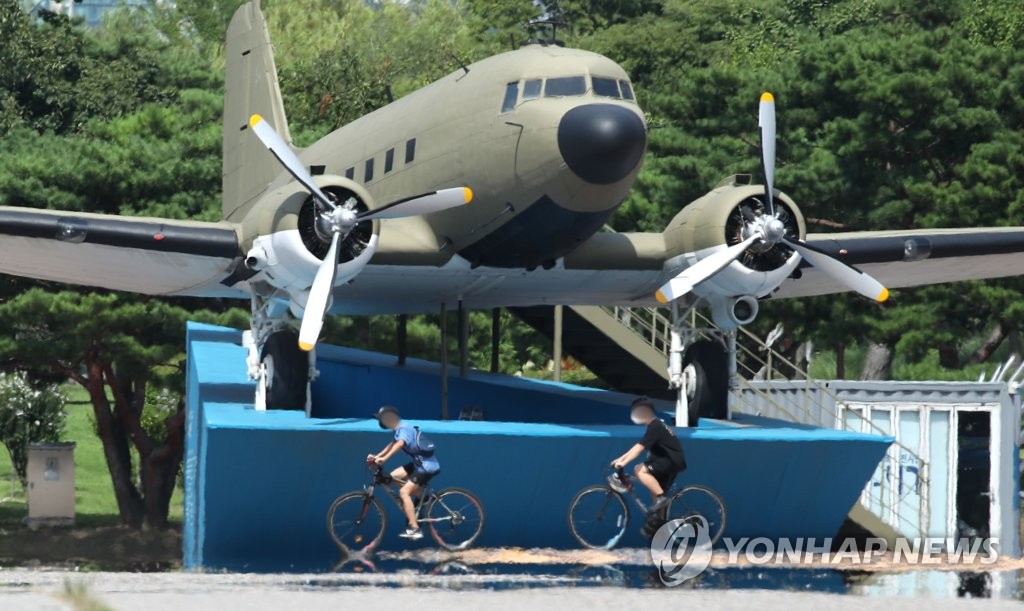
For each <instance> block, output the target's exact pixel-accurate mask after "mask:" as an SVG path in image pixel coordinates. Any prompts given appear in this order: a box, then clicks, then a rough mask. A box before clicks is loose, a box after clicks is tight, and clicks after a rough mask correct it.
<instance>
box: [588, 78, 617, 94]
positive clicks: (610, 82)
mask: <svg viewBox="0 0 1024 611" xmlns="http://www.w3.org/2000/svg"><path fill="white" fill-rule="evenodd" d="M590 80H591V81H593V82H594V95H600V96H604V97H606V98H621V97H622V96H621V95H620V94H619V83H618V81H616V80H615V79H613V78H605V77H603V76H594V77H591V79H590Z"/></svg>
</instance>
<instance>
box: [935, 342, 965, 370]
mask: <svg viewBox="0 0 1024 611" xmlns="http://www.w3.org/2000/svg"><path fill="white" fill-rule="evenodd" d="M939 365H942V366H943V367H945V368H946V369H960V367H961V366H962V365H961V363H960V350H959V349H958V348H957V347H956V346H955V345H953V344H941V345H940V346H939Z"/></svg>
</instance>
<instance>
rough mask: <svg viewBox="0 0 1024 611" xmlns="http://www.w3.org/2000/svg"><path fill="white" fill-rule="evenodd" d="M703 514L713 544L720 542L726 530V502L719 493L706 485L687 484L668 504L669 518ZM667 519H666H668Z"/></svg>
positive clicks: (674, 518) (684, 517) (685, 517)
mask: <svg viewBox="0 0 1024 611" xmlns="http://www.w3.org/2000/svg"><path fill="white" fill-rule="evenodd" d="M694 516H702V517H703V518H704V519H705V520H706V521H707V524H708V538H709V539H710V540H711V545H715V544H716V543H718V541H719V539H721V538H722V533H724V532H725V524H726V511H725V503H724V502H723V501H722V497H720V496H718V493H717V492H715V491H714V490H712V489H710V488H706V487H704V486H697V485H693V486H686V487H685V488H683V489H682V490H680V491H679V492H677V493H675V495H673V496H672V500H671V501H669V504H668V513H667V518H668V520H679V519H683V520H685V519H687V518H692V517H694ZM668 520H666V521H668Z"/></svg>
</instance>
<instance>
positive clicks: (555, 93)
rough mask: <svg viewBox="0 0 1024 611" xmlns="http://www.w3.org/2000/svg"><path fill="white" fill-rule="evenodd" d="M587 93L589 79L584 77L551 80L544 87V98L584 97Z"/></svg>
mask: <svg viewBox="0 0 1024 611" xmlns="http://www.w3.org/2000/svg"><path fill="white" fill-rule="evenodd" d="M586 91H587V79H585V78H583V77H582V76H565V77H561V78H549V79H548V80H547V83H546V84H545V85H544V97H546V98H552V97H561V96H568V95H583V94H584V93H586Z"/></svg>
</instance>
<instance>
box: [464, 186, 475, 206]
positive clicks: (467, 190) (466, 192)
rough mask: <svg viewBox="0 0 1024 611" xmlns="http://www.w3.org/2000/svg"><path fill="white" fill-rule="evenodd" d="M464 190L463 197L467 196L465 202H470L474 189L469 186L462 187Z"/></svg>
mask: <svg viewBox="0 0 1024 611" xmlns="http://www.w3.org/2000/svg"><path fill="white" fill-rule="evenodd" d="M462 191H463V193H462V195H463V197H465V198H466V201H465V203H467V204H468V203H469V202H471V201H473V189H470V188H469V187H462Z"/></svg>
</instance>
